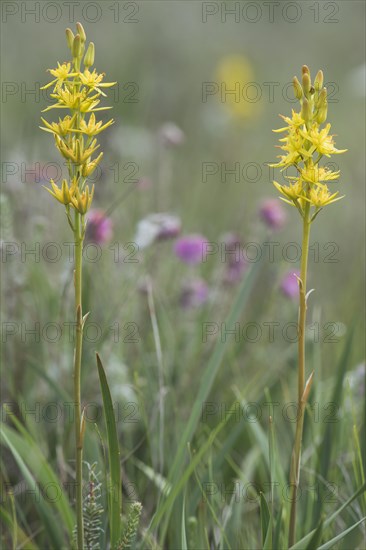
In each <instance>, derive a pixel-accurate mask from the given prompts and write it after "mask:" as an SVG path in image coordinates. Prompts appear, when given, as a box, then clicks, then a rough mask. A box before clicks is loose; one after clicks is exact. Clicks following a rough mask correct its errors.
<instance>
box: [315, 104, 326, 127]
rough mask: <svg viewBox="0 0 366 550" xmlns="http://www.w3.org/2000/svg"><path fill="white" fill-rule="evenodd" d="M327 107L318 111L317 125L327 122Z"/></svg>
mask: <svg viewBox="0 0 366 550" xmlns="http://www.w3.org/2000/svg"><path fill="white" fill-rule="evenodd" d="M327 114H328V107H327V106H325V107H322V108H321V109H319V111H318V114H317V115H316V121H317V123H318V124H323V122H325V121H326V120H327Z"/></svg>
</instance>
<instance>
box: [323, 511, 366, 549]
mask: <svg viewBox="0 0 366 550" xmlns="http://www.w3.org/2000/svg"><path fill="white" fill-rule="evenodd" d="M365 519H366V516H365V517H364V518H362V519H360V520H359V521H357V522H356V523H354V524H353V525H351V527H348V529H346V530H345V531H342V533H339V535H337V536H336V537H334V538H333V539H332V540H329V541H328V542H326V543H325V544H322V545H321V546H319V547H318V550H329V548H333V547H334V545H335V544H336V543H337V542H338V541H339V540H342V539H343V538H344V537H345V536H346V535H348V533H350V532H351V531H353V529H355V528H356V527H358V525H360V524H361V523H362V522H363V521H365Z"/></svg>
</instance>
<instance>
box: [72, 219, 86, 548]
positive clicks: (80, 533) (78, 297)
mask: <svg viewBox="0 0 366 550" xmlns="http://www.w3.org/2000/svg"><path fill="white" fill-rule="evenodd" d="M74 237H75V273H74V277H75V278H74V285H75V310H76V342H75V353H74V401H75V447H76V525H77V547H78V550H83V548H84V529H83V486H82V483H83V441H82V435H81V391H80V374H81V354H82V346H83V311H82V254H83V237H82V227H81V215H80V214H79V213H78V212H75V231H74Z"/></svg>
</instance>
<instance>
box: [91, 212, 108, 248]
mask: <svg viewBox="0 0 366 550" xmlns="http://www.w3.org/2000/svg"><path fill="white" fill-rule="evenodd" d="M112 234H113V224H112V220H111V219H110V218H108V217H107V216H106V215H105V214H104V212H103V210H90V212H89V213H88V223H87V226H86V240H87V241H89V242H93V243H96V244H100V245H101V244H105V243H106V242H108V241H109V240H110V239H111V237H112Z"/></svg>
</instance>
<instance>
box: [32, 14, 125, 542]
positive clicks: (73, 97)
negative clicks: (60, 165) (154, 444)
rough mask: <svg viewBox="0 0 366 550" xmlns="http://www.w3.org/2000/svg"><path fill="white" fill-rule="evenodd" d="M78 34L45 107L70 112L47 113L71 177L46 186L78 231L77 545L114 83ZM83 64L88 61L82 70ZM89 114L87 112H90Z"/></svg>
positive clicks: (49, 127)
mask: <svg viewBox="0 0 366 550" xmlns="http://www.w3.org/2000/svg"><path fill="white" fill-rule="evenodd" d="M76 28H77V34H76V35H74V33H73V32H72V30H71V29H66V39H67V44H68V47H69V50H70V52H71V57H72V62H65V63H62V64H60V63H58V66H57V68H56V69H50V70H49V72H50V73H51V75H52V76H53V77H55V78H54V80H52V81H51V82H49V83H48V84H46V85H45V86H44V87H43V89H46V88H49V87H51V86H53V93H52V94H51V97H52V98H53V99H54V100H55V103H54V104H53V105H50V106H49V107H47V108H46V109H44V111H43V112H45V111H49V110H51V109H67V110H68V111H69V114H67V115H66V116H65V117H64V118H63V119H61V118H59V119H58V122H51V123H50V122H48V121H47V120H45V119H43V118H42V122H43V124H44V126H42V127H41V129H42V130H44V131H46V132H49V133H51V134H53V136H54V140H55V145H56V148H57V149H58V151H59V152H60V154H61V156H62V157H63V158H64V159H66V161H67V169H68V179H63V180H62V183H61V187H59V186H58V185H57V184H56V183H55V182H54V181H53V180H51V182H50V183H51V189H49V188H46V189H47V191H48V192H49V193H50V194H51V195H52V196H53V197H54V198H55V199H56V200H57V201H58V202H60V203H61V204H63V205H64V206H65V213H66V217H67V220H68V223H69V225H70V227H71V229H72V231H73V234H74V244H75V271H74V289H75V315H76V340H75V350H74V365H73V381H74V401H75V452H76V457H75V459H76V522H77V523H76V542H77V548H78V550H83V549H84V528H83V500H82V484H83V471H82V463H83V462H82V461H83V435H84V428H85V425H84V421H83V414H82V409H81V368H82V346H83V328H84V324H85V321H86V318H87V315H85V316H83V307H82V262H83V243H84V237H85V231H86V219H85V216H86V214H87V212H88V210H89V209H90V206H91V204H92V201H93V195H94V186H92V188H91V189H90V188H89V185H88V184H87V178H88V177H89V176H90V175H91V174H92V173H93V172H94V170H95V169H96V167H97V166H98V164H99V163H100V161H101V159H102V157H103V153H99V152H98V153H99V154H98V156H97V157H94V158H93V155H94V154H95V153H96V151H97V150H98V149H99V145H98V144H97V140H96V137H95V136H97V135H98V134H99V133H100V132H102V131H103V130H105V129H106V128H107V127H108V126H110V125H111V124H113V122H114V121H113V119H111V120H109V121H108V122H106V123H105V124H103V123H102V121H99V122H97V120H96V115H95V113H96V112H98V111H102V110H105V109H109V107H99V103H100V98H101V96H105V93H104V92H103V91H102V89H103V88H106V87H110V86H113V85H114V84H115V83H114V82H112V83H105V82H103V78H104V74H103V73H101V74H98V73H97V72H96V70H95V69H94V70H93V71H92V72H91V71H90V67H91V66H92V65H93V64H94V57H95V48H94V44H93V43H92V42H91V43H90V44H89V46H88V48H87V49H86V53H85V55H84V52H85V43H86V35H85V31H84V29H83V26H82V25H81V23H77V25H76ZM82 64H83V65H84V67H83V70H82ZM87 117H88V118H87Z"/></svg>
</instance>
